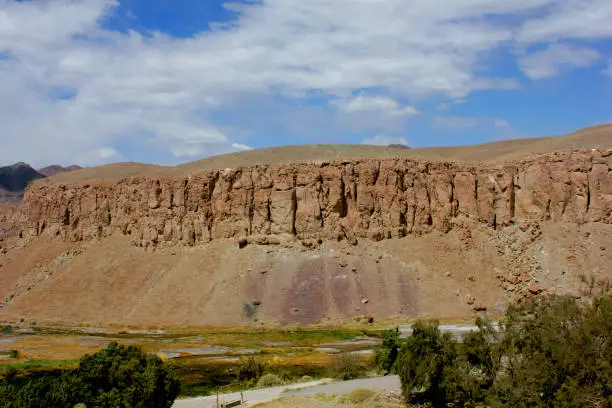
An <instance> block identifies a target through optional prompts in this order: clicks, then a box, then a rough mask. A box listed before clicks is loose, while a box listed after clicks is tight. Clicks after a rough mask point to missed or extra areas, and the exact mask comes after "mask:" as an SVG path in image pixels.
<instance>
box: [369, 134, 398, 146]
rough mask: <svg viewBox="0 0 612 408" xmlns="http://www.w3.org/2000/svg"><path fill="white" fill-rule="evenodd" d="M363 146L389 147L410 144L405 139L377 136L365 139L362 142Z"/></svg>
mask: <svg viewBox="0 0 612 408" xmlns="http://www.w3.org/2000/svg"><path fill="white" fill-rule="evenodd" d="M361 144H364V145H375V146H389V145H391V144H401V145H404V146H407V145H408V142H407V141H406V139H404V138H403V137H395V136H387V135H376V136H374V137H371V138H367V139H363V140H362V141H361Z"/></svg>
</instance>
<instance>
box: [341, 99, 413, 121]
mask: <svg viewBox="0 0 612 408" xmlns="http://www.w3.org/2000/svg"><path fill="white" fill-rule="evenodd" d="M338 106H339V108H340V110H341V111H343V112H346V113H358V114H360V113H363V112H380V113H381V114H383V115H389V116H414V115H420V114H421V112H420V111H419V110H418V109H416V108H414V107H412V106H401V105H400V104H399V103H398V102H397V101H395V100H394V99H392V98H389V97H381V96H371V97H367V96H357V97H354V98H351V99H347V100H343V101H341V102H340V103H338Z"/></svg>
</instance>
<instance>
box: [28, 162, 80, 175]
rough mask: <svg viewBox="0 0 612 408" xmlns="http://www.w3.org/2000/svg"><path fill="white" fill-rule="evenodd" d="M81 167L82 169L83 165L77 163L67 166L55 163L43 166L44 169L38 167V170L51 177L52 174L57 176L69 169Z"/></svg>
mask: <svg viewBox="0 0 612 408" xmlns="http://www.w3.org/2000/svg"><path fill="white" fill-rule="evenodd" d="M81 169H82V167H81V166H76V165H72V166H67V167H62V166H58V165H53V166H47V167H43V168H42V169H38V172H39V173H40V174H42V175H44V176H45V177H51V176H55V175H57V174H60V173H68V172H69V171H75V170H81Z"/></svg>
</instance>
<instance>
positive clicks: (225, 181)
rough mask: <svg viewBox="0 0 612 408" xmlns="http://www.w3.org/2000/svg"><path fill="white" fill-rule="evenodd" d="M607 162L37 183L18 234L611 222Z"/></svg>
mask: <svg viewBox="0 0 612 408" xmlns="http://www.w3.org/2000/svg"><path fill="white" fill-rule="evenodd" d="M611 165H612V149H609V148H601V149H589V150H574V151H566V152H559V153H551V154H547V155H541V156H537V157H534V158H531V159H526V160H522V161H518V162H513V163H507V164H503V165H491V166H487V165H471V164H461V163H440V162H428V161H415V160H409V159H397V160H392V159H387V160H353V161H329V162H327V161H326V162H317V163H302V164H300V163H293V164H279V165H270V166H256V167H250V168H234V169H231V168H228V169H224V170H219V171H203V172H199V173H192V174H189V175H187V176H171V175H164V174H160V175H159V176H156V177H149V176H145V177H133V178H128V179H124V180H122V181H120V182H118V183H103V182H97V183H93V182H92V183H89V184H80V185H51V186H34V187H32V188H29V189H28V190H27V191H26V194H25V198H24V203H23V206H22V213H21V217H22V221H23V225H25V226H26V228H24V231H23V233H22V235H25V236H26V237H32V236H39V235H51V236H59V237H61V238H64V239H67V240H71V241H79V240H89V239H92V238H100V237H103V236H108V235H112V234H115V233H120V234H124V235H129V236H131V237H132V240H133V242H134V243H135V244H136V245H138V246H142V247H149V246H160V245H188V246H193V245H195V244H196V243H199V242H209V241H211V240H214V239H218V238H244V239H246V240H266V239H268V238H266V237H270V236H279V237H282V236H296V237H297V238H299V239H302V240H319V239H321V240H328V239H333V240H343V239H347V240H350V241H354V240H358V239H361V238H368V239H372V240H376V241H378V240H382V239H385V238H392V237H403V236H406V235H409V234H416V235H419V234H425V233H428V232H431V231H442V232H447V231H449V230H451V229H453V228H455V227H456V226H458V225H461V226H464V225H467V224H469V223H479V224H485V225H487V226H489V227H490V228H492V229H498V228H503V227H505V226H508V225H510V224H513V223H521V222H523V221H530V220H552V221H563V222H569V223H574V224H581V223H589V222H598V223H607V224H609V223H610V222H611V221H612V173H611V171H610V168H611Z"/></svg>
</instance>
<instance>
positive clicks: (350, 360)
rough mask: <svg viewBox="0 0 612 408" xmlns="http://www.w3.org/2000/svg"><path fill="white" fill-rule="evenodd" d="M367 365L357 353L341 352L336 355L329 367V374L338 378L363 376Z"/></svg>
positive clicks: (348, 378)
mask: <svg viewBox="0 0 612 408" xmlns="http://www.w3.org/2000/svg"><path fill="white" fill-rule="evenodd" d="M366 371H367V365H366V364H365V362H364V361H363V360H362V359H361V357H360V356H359V355H357V354H341V355H339V356H336V358H335V359H334V362H333V364H332V368H331V375H332V377H334V378H338V379H340V380H352V379H355V378H359V377H363V376H364V375H365V373H366Z"/></svg>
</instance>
